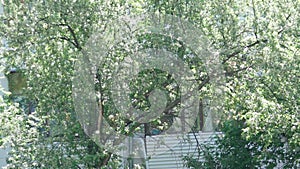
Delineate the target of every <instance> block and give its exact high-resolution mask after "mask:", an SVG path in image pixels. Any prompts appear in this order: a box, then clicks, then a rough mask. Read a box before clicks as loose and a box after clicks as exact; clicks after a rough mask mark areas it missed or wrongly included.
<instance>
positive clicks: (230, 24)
mask: <svg viewBox="0 0 300 169" xmlns="http://www.w3.org/2000/svg"><path fill="white" fill-rule="evenodd" d="M299 5H300V3H299V1H293V0H287V1H284V2H282V1H279V0H275V1H270V0H268V1H265V0H264V1H263V0H246V1H233V0H226V1H221V0H212V1H190V0H170V1H162V0H150V1H123V0H109V1H104V0H103V1H102V0H99V1H92V0H90V1H86V0H77V1H69V0H65V1H62V2H60V3H57V2H56V1H53V2H52V1H40V0H35V1H28V2H27V1H25V2H23V1H12V0H7V1H5V2H4V9H5V10H4V14H5V15H4V16H2V17H1V19H2V20H4V22H2V23H1V24H0V27H1V30H3V31H1V32H0V36H1V37H5V38H6V41H7V44H8V46H9V50H6V51H5V53H4V54H3V56H4V57H5V58H6V63H7V64H8V66H10V67H17V68H19V69H24V71H23V72H24V74H25V77H26V80H27V83H26V90H24V94H23V95H24V97H26V99H28V100H31V101H33V102H35V103H36V109H35V111H34V112H33V113H31V114H24V111H22V109H21V108H20V107H19V106H18V104H15V103H12V102H9V101H8V103H7V105H8V106H7V107H6V106H4V107H3V112H4V113H1V115H0V116H1V119H6V120H2V121H1V122H2V125H1V126H4V127H1V134H2V135H3V136H5V138H6V141H7V142H8V143H10V145H11V147H12V149H13V150H12V151H11V152H10V158H9V159H8V161H9V166H10V167H11V168H20V167H24V166H25V167H28V168H49V166H51V167H52V168H101V167H105V166H106V167H107V168H108V167H114V168H116V165H117V163H118V161H117V158H116V157H114V156H112V154H111V153H109V152H107V151H106V150H104V149H103V148H100V147H98V146H97V145H96V144H95V143H94V142H93V141H92V140H91V139H90V138H88V137H87V136H86V135H85V133H84V131H83V129H82V128H81V126H80V124H79V122H78V121H77V120H76V115H75V113H74V106H73V100H72V76H73V73H74V62H75V61H76V59H77V58H78V57H81V56H82V49H83V48H84V46H85V44H86V43H87V40H88V39H89V38H90V36H91V35H92V34H93V32H94V30H98V31H99V32H101V31H104V30H107V29H110V28H109V27H107V25H108V23H109V21H110V20H113V19H115V18H117V17H118V16H122V15H126V14H128V13H130V14H132V13H134V14H141V13H144V12H152V13H161V14H169V15H176V16H178V17H181V18H184V19H187V20H188V21H190V22H193V23H194V25H195V27H197V28H198V29H199V30H200V31H201V32H203V34H204V35H205V36H206V37H207V38H208V39H209V40H210V42H211V44H210V45H211V46H212V48H213V49H214V50H216V51H219V55H220V59H221V62H222V65H223V67H224V72H225V75H226V84H224V87H225V91H224V92H225V94H226V98H225V100H224V106H223V107H222V111H223V112H225V113H226V115H227V117H228V119H230V120H229V121H227V119H224V124H223V125H220V128H222V130H223V131H224V134H225V136H224V137H223V138H221V140H220V141H219V142H218V143H219V144H220V145H219V146H218V147H219V148H220V150H221V157H222V159H220V158H219V159H218V156H213V155H214V153H212V154H211V155H210V156H208V157H209V158H210V159H218V160H217V161H215V162H213V161H210V162H212V163H206V164H207V165H206V166H210V167H211V168H214V167H215V165H217V166H219V167H220V166H222V167H225V168H226V166H228V167H229V166H230V167H234V168H237V167H238V166H236V165H240V164H243V166H244V167H248V168H251V167H254V166H255V167H258V166H260V165H266V166H268V167H273V166H274V165H276V164H277V163H278V162H283V163H284V164H285V167H286V168H288V167H290V168H292V167H297V165H299V154H300V153H299V147H300V137H299V133H300V131H299V130H300V127H299V123H300V117H299V102H300V100H299V97H297V96H298V95H299V85H298V84H299V79H300V78H299V71H300V68H299V65H300V64H299V62H300V60H299V58H300V57H299V53H300V52H299V29H298V28H299V26H300V25H299V24H300V19H299V13H298V11H299V10H300V6H299ZM162 39H164V40H162ZM139 40H140V42H143V40H146V41H147V42H149V43H148V44H147V43H146V44H143V45H141V46H139V47H141V48H147V47H152V48H153V47H154V48H159V47H165V48H167V49H168V50H170V51H172V52H175V53H177V55H178V56H179V57H182V58H184V57H183V56H184V55H188V54H189V52H190V53H192V51H189V50H188V49H187V47H186V46H184V44H181V42H180V41H172V40H170V39H168V38H167V37H165V38H162V37H161V36H160V35H151V34H150V35H149V34H148V35H145V36H141V37H139ZM178 44H179V45H178ZM126 45H127V44H123V45H122V44H120V46H117V47H115V48H114V49H113V50H112V51H111V53H109V57H107V58H106V59H107V60H108V61H107V63H108V64H107V65H103V67H99V69H98V73H97V81H96V82H95V88H96V89H97V90H98V91H101V92H102V93H103V94H104V95H105V96H109V95H110V93H109V91H110V90H109V88H107V86H109V83H110V82H111V81H110V79H109V78H110V77H104V76H101V75H102V71H109V70H110V67H109V66H111V65H113V64H114V63H115V62H118V61H120V60H122V59H123V58H124V57H125V56H126V55H127V54H128V53H126V52H128V51H129V52H130V50H131V48H130V47H133V46H130V47H128V46H126ZM130 45H132V44H130ZM185 61H186V62H188V63H189V64H190V66H191V69H193V68H194V69H195V70H196V71H195V72H196V73H195V76H196V77H198V79H199V80H198V81H197V83H199V84H196V85H199V86H200V87H199V90H201V91H202V95H201V96H200V97H202V96H204V95H205V96H208V97H210V96H211V95H212V93H211V91H210V90H209V89H210V83H209V80H207V74H205V73H204V74H203V72H205V70H204V69H203V63H202V62H201V61H199V60H189V58H188V59H186V60H185ZM153 74H156V75H158V76H155V77H153ZM141 79H146V81H147V82H149V81H152V80H154V79H155V80H159V82H158V83H156V84H153V85H145V84H147V83H145V84H144V83H139V81H140V80H141ZM99 82H101V83H99ZM102 82H104V83H106V84H108V85H104V83H102ZM172 82H173V79H172V78H169V77H168V74H167V73H166V72H161V71H159V70H150V71H147V72H141V73H140V74H139V77H137V79H136V81H133V82H132V84H131V85H132V86H131V88H132V89H133V91H134V92H133V93H132V96H131V97H132V98H135V99H136V100H138V102H135V103H133V104H135V106H137V107H139V108H141V109H147V108H148V107H149V102H148V100H147V99H148V98H147V97H145V95H147V91H151V90H152V89H153V88H155V87H157V86H159V85H162V86H164V85H165V86H164V89H166V91H169V92H170V93H171V92H175V96H172V97H171V96H170V97H169V98H168V99H169V102H172V101H174V99H175V100H176V98H177V97H179V96H180V93H178V92H177V90H176V88H175V89H174V90H171V91H170V90H168V89H167V88H168V85H170V84H172ZM140 84H143V85H140ZM204 86H205V87H204ZM135 92H136V93H135ZM139 94H142V95H139ZM139 96H140V97H139ZM98 99H99V100H100V104H101V105H102V104H103V107H104V109H103V110H104V112H103V115H104V116H105V117H106V118H107V117H109V115H117V114H118V112H117V111H116V108H115V107H114V104H113V102H112V100H111V99H109V97H105V98H104V99H103V98H98ZM104 103H105V104H104ZM173 110H174V113H173V114H172V115H174V116H176V107H174V109H173ZM116 117H117V116H116ZM114 119H115V121H110V122H111V124H112V125H118V126H120V130H119V132H121V133H122V132H123V133H125V134H128V135H130V134H132V132H133V131H136V130H140V128H139V127H141V124H137V123H132V122H131V121H130V119H124V118H114ZM162 119H163V118H162ZM164 122H167V124H168V125H170V124H172V122H171V121H170V120H169V119H165V120H161V119H159V120H154V121H153V122H152V123H150V124H148V125H150V126H152V127H154V128H157V127H163V124H165V123H164ZM7 123H11V124H14V125H8V124H7ZM128 124H130V126H129V127H131V129H130V130H129V132H128V130H126V127H127V126H128ZM168 125H167V126H168ZM146 127H147V125H146ZM148 127H149V126H148ZM165 128H167V127H165ZM235 143H238V144H235ZM249 144H251V145H255V146H254V147H253V148H252V147H251V148H249V147H247V146H249ZM48 145H49V146H48ZM243 145H245V146H246V147H245V146H243ZM243 147H244V148H243ZM231 148H235V150H237V149H239V150H243V151H242V152H241V153H239V152H237V151H233V150H232V149H231ZM250 149H251V150H250ZM208 151H209V150H208ZM252 153H254V154H252ZM45 157H47V158H45ZM251 157H252V158H254V159H249V158H251ZM245 159H247V160H249V161H245ZM190 160H192V159H190ZM192 161H193V160H192ZM235 161H237V162H235ZM193 162H195V163H193V164H195V165H196V166H195V167H197V166H199V165H201V163H198V162H197V161H193ZM241 162H243V163H241ZM251 163H252V164H251Z"/></svg>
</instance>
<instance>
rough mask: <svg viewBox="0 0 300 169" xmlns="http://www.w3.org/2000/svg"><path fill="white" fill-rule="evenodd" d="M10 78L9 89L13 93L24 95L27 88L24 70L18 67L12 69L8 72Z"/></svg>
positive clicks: (7, 75) (8, 78)
mask: <svg viewBox="0 0 300 169" xmlns="http://www.w3.org/2000/svg"><path fill="white" fill-rule="evenodd" d="M6 77H7V80H8V89H9V91H10V92H11V94H12V95H22V94H23V90H24V89H25V88H26V86H27V85H26V78H25V75H24V72H22V71H21V70H17V69H11V70H9V71H8V73H7V74H6Z"/></svg>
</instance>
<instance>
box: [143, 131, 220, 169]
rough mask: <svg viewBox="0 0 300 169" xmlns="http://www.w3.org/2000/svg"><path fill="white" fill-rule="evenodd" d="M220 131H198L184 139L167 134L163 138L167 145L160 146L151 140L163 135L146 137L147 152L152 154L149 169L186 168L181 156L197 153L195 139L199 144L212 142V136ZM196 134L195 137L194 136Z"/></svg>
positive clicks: (158, 138)
mask: <svg viewBox="0 0 300 169" xmlns="http://www.w3.org/2000/svg"><path fill="white" fill-rule="evenodd" d="M216 134H220V133H214V132H200V133H196V134H195V135H194V134H188V135H187V137H186V138H185V139H181V141H178V140H179V139H178V138H177V136H174V135H169V136H168V137H166V138H163V140H164V144H165V145H169V147H166V146H161V147H157V146H158V144H157V142H156V141H153V140H160V139H162V137H163V136H154V137H152V138H151V137H148V138H147V154H148V155H151V154H154V155H153V156H152V157H149V158H150V159H149V161H148V164H149V169H186V168H185V167H184V162H183V160H182V158H183V157H184V156H186V155H188V154H194V153H197V152H198V150H197V141H198V142H199V144H203V143H205V144H213V143H214V141H215V139H214V137H213V136H215V135H216ZM195 136H196V138H197V139H196V138H195Z"/></svg>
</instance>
